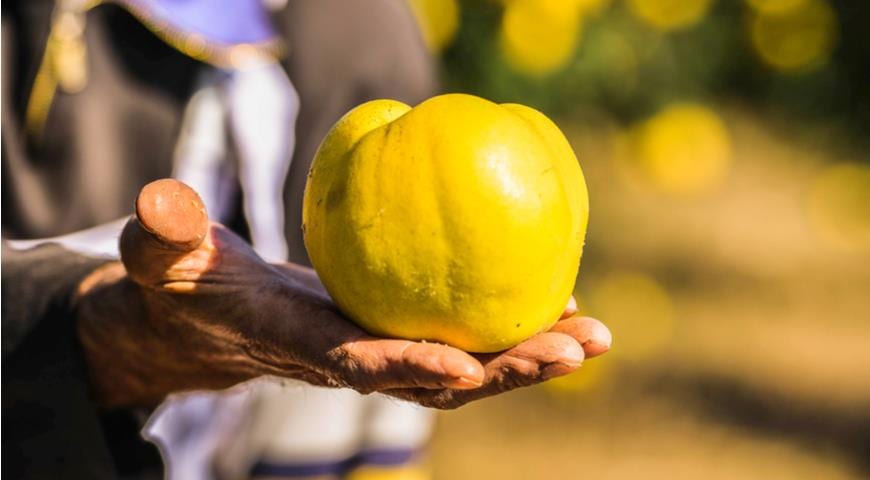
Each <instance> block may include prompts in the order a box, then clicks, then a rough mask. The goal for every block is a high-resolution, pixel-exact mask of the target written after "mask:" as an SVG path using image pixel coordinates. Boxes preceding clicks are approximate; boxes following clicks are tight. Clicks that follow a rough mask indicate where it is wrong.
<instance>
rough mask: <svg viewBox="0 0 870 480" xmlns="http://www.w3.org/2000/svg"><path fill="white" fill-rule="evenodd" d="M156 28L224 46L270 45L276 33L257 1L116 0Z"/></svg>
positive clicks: (266, 13)
mask: <svg viewBox="0 0 870 480" xmlns="http://www.w3.org/2000/svg"><path fill="white" fill-rule="evenodd" d="M116 1H117V2H118V3H120V4H121V5H127V6H129V7H131V8H132V9H136V10H138V11H142V12H146V13H147V15H148V17H149V19H150V20H151V21H153V22H155V23H156V24H159V25H167V26H169V27H171V28H173V29H176V30H181V31H184V32H187V33H193V34H198V35H201V36H202V37H203V38H204V39H205V40H206V41H207V42H211V43H217V44H221V45H226V46H233V45H240V44H258V43H263V42H268V41H273V40H275V38H276V37H277V32H276V31H275V29H274V27H273V26H272V24H271V22H270V20H269V12H268V11H267V10H266V8H265V7H264V6H263V4H262V2H261V0H116Z"/></svg>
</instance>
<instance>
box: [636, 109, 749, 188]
mask: <svg viewBox="0 0 870 480" xmlns="http://www.w3.org/2000/svg"><path fill="white" fill-rule="evenodd" d="M631 147H632V154H633V160H634V165H635V166H636V167H637V169H638V170H639V172H640V173H641V174H642V177H643V179H644V180H646V181H647V182H649V183H651V184H652V185H653V186H655V187H656V188H658V189H659V190H662V191H664V192H667V193H671V194H676V195H695V194H699V193H704V192H708V191H710V190H712V189H713V188H715V187H716V186H717V185H718V184H720V183H721V182H722V181H723V180H724V179H725V177H726V175H727V174H728V171H729V167H730V165H731V161H732V159H731V151H732V147H731V136H730V135H729V133H728V129H727V128H726V127H725V124H724V122H723V121H722V119H721V118H719V116H718V115H717V114H716V113H715V112H714V111H712V110H710V109H709V108H707V107H705V106H703V105H698V104H691V103H677V104H672V105H670V106H668V107H666V108H665V109H664V110H662V111H661V112H659V113H658V114H656V115H655V116H653V117H652V118H650V119H649V120H647V121H646V122H644V123H642V124H640V125H639V126H637V127H635V128H634V130H633V132H632V134H631Z"/></svg>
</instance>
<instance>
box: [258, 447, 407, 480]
mask: <svg viewBox="0 0 870 480" xmlns="http://www.w3.org/2000/svg"><path fill="white" fill-rule="evenodd" d="M418 455H419V451H418V450H417V449H410V448H409V449H376V450H363V451H361V452H359V453H358V454H356V455H354V456H352V457H350V458H345V459H343V460H337V461H331V462H296V463H289V462H288V463H278V462H268V461H265V460H260V461H259V462H257V463H256V464H255V465H254V467H253V468H252V469H251V475H252V476H264V477H284V478H293V477H309V476H317V475H342V474H344V473H347V472H348V471H350V470H352V469H354V468H357V467H360V466H364V465H372V466H378V467H398V466H401V465H406V464H408V463H411V462H412V461H414V460H416V459H417V457H418Z"/></svg>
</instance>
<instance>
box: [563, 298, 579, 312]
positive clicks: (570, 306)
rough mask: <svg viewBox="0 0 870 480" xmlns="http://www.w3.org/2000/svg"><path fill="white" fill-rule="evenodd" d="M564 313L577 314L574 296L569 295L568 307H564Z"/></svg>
mask: <svg viewBox="0 0 870 480" xmlns="http://www.w3.org/2000/svg"><path fill="white" fill-rule="evenodd" d="M565 311H568V312H571V313H575V312H577V299H576V298H574V295H571V298H569V299H568V306H566V307H565Z"/></svg>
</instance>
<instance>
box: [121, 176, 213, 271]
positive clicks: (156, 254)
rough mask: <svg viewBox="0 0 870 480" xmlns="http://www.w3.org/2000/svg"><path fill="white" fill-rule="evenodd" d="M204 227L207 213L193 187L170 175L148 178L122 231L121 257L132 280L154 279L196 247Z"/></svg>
mask: <svg viewBox="0 0 870 480" xmlns="http://www.w3.org/2000/svg"><path fill="white" fill-rule="evenodd" d="M207 231H208V214H207V213H206V210H205V206H204V205H203V203H202V200H201V199H200V198H199V195H197V193H196V192H195V191H194V190H193V189H192V188H190V187H188V186H187V185H185V184H183V183H181V182H179V181H177V180H172V179H163V180H157V181H154V182H151V183H149V184H148V185H146V186H145V187H143V188H142V190H141V191H140V192H139V196H138V198H137V199H136V213H135V215H134V216H133V217H132V218H131V219H130V221H128V222H127V225H126V226H125V227H124V231H123V232H122V233H121V241H120V249H121V260H122V261H123V262H124V266H125V267H126V269H127V272H128V273H129V274H130V276H131V277H132V278H133V279H134V280H136V281H137V282H140V283H151V282H154V281H156V279H157V278H158V277H159V276H160V275H162V274H163V272H165V271H166V269H167V268H168V267H169V266H171V265H172V264H173V263H174V262H175V261H176V260H177V259H178V258H179V257H180V256H183V255H184V254H186V253H188V252H190V251H193V250H195V249H196V248H197V247H198V246H199V245H200V244H201V243H202V242H203V240H204V239H205V237H206V233H207Z"/></svg>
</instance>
